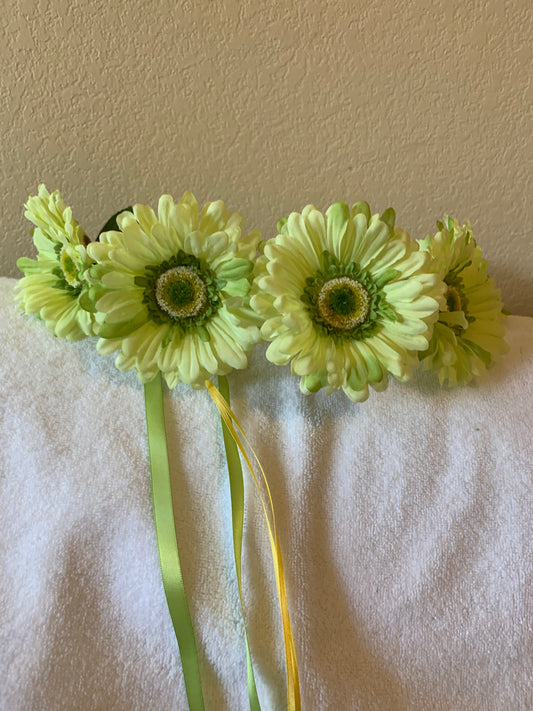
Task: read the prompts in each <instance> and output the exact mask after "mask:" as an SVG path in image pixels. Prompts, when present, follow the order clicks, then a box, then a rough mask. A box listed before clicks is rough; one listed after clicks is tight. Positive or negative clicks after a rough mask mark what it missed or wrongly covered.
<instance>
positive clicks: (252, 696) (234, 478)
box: [218, 375, 261, 711]
mask: <svg viewBox="0 0 533 711" xmlns="http://www.w3.org/2000/svg"><path fill="white" fill-rule="evenodd" d="M218 388H219V392H220V394H221V395H222V397H223V398H224V399H225V401H226V403H227V405H228V407H229V405H230V396H229V385H228V380H227V378H226V377H225V376H223V375H219V376H218ZM220 419H221V421H222V433H223V436H224V448H225V450H226V461H227V464H228V475H229V486H230V494H231V519H232V527H233V553H234V557H235V570H236V572H237V583H238V586H239V598H240V602H241V611H242V619H243V624H244V642H245V645H246V672H247V677H248V701H249V704H250V711H261V706H260V704H259V697H258V696H257V689H256V686H255V678H254V670H253V666H252V657H251V654H250V647H249V645H248V635H247V633H246V622H245V614H244V600H243V595H242V534H243V523H244V481H243V476H242V466H241V460H240V457H239V451H238V449H237V445H236V442H235V439H234V438H233V436H232V434H231V432H230V431H229V429H228V427H227V426H226V423H225V422H224V418H223V417H221V418H220Z"/></svg>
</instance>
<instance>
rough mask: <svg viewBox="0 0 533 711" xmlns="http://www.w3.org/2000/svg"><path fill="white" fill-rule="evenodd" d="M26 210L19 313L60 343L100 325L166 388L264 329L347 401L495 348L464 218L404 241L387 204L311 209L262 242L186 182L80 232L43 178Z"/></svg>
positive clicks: (451, 373)
mask: <svg viewBox="0 0 533 711" xmlns="http://www.w3.org/2000/svg"><path fill="white" fill-rule="evenodd" d="M26 217H27V218H28V219H29V220H30V221H31V222H33V224H34V225H35V230H34V231H33V240H34V243H35V246H36V248H37V252H38V254H37V260H33V259H28V258H21V259H19V260H18V262H17V265H18V267H19V268H20V269H21V270H22V271H23V272H24V274H25V276H24V278H22V279H21V280H20V281H19V283H18V285H17V288H18V299H19V300H20V303H21V306H22V308H23V309H24V310H25V312H26V313H27V314H38V316H39V317H40V318H41V319H42V320H44V322H45V324H46V327H47V328H49V329H50V330H52V331H53V333H54V334H55V335H56V336H58V337H60V338H66V339H68V340H70V341H76V340H79V339H81V338H85V337H87V336H98V337H99V341H98V345H97V350H98V352H99V353H101V354H110V353H115V352H118V355H117V357H116V360H115V363H116V366H117V368H119V369H120V370H132V369H135V370H136V371H137V375H138V376H139V379H140V380H141V382H143V383H145V382H148V381H150V380H152V379H153V378H154V377H155V376H156V374H157V373H158V372H161V373H162V375H163V377H164V379H165V380H166V382H167V384H168V386H169V387H170V388H174V387H175V386H176V385H177V383H178V382H180V381H182V382H184V383H188V384H190V385H192V386H193V387H202V386H203V384H204V381H205V380H206V379H208V378H211V377H212V376H214V375H225V374H227V373H229V372H230V371H232V370H234V369H237V370H238V369H242V368H245V367H246V366H247V356H248V354H249V353H250V351H251V349H252V347H253V345H254V344H255V343H257V342H258V341H259V340H260V339H263V340H265V341H270V345H269V347H268V349H267V351H266V357H267V358H268V359H269V360H270V361H271V362H272V363H275V364H277V365H286V364H288V363H290V364H291V371H292V373H293V374H295V375H298V376H300V388H301V390H302V392H303V393H311V392H316V391H317V390H319V389H321V388H325V390H326V392H327V393H331V392H334V391H336V390H338V389H340V388H342V389H343V390H344V392H345V393H346V395H348V397H349V398H350V399H352V400H354V401H356V402H360V401H363V400H365V399H366V398H367V397H368V388H369V386H371V387H372V388H373V389H374V390H377V391H380V390H384V389H385V388H386V387H387V383H388V377H389V374H390V375H392V376H393V377H395V378H397V379H399V380H401V381H402V382H406V381H408V380H410V379H411V377H412V373H413V369H414V368H415V367H416V366H417V365H418V364H419V363H421V365H422V367H423V368H424V369H428V370H432V371H434V372H435V373H436V374H437V375H438V377H439V380H440V382H441V384H442V383H444V382H447V383H448V384H449V385H451V386H454V385H457V384H458V383H466V382H468V381H469V380H471V379H472V378H473V377H475V376H479V375H482V374H483V373H484V371H485V369H486V368H487V367H488V366H490V365H491V364H492V363H493V362H494V361H495V360H496V359H497V358H498V357H499V356H500V355H501V354H502V353H504V352H505V351H506V350H507V346H506V343H505V341H504V339H503V335H504V326H503V321H504V313H503V304H502V301H501V297H500V292H499V291H498V290H497V289H496V288H495V286H494V282H493V281H492V279H490V278H489V277H488V275H487V263H486V261H485V260H484V259H483V258H482V256H481V250H480V248H479V247H478V246H477V245H476V242H475V240H474V237H473V233H472V228H471V226H470V224H469V223H467V224H466V225H463V226H461V225H460V224H459V223H458V222H457V220H454V219H452V218H450V217H445V219H444V222H438V223H437V225H438V228H439V231H438V232H437V233H436V235H435V236H434V237H430V236H429V235H428V236H427V237H426V238H425V239H423V240H419V241H415V240H412V239H411V238H410V237H409V235H408V234H407V233H406V232H405V231H404V230H402V229H400V228H399V227H396V226H395V224H394V222H395V213H394V211H393V210H392V209H391V208H389V209H388V210H385V212H384V213H383V214H381V215H378V214H374V215H372V214H371V211H370V208H369V206H368V204H367V203H366V202H358V203H356V204H355V205H353V206H352V207H351V208H350V207H349V206H348V205H347V204H345V203H342V202H337V203H335V204H334V205H331V207H330V208H329V209H328V210H327V211H326V213H325V214H323V213H322V212H320V210H318V209H317V208H316V207H313V206H312V205H308V206H307V207H305V208H304V209H303V211H302V212H301V213H296V212H293V213H291V215H289V217H288V218H284V219H282V220H280V221H279V222H278V234H277V236H275V237H273V238H271V239H269V240H266V241H263V242H260V234H259V231H258V230H254V231H252V232H250V233H249V234H247V235H243V234H242V226H243V218H242V216H241V215H240V214H239V213H237V212H232V213H228V212H227V210H226V207H225V205H224V203H223V202H222V201H215V202H209V203H207V204H206V205H204V207H203V208H201V209H200V206H199V204H198V202H197V201H196V199H195V198H194V196H193V195H192V194H191V193H190V192H186V193H184V195H183V196H182V197H181V199H180V200H179V202H178V203H175V202H174V201H173V200H172V198H171V197H170V196H168V195H163V196H162V197H161V198H160V200H159V205H158V210H157V214H156V212H155V211H154V210H153V209H151V208H150V207H146V206H144V205H135V206H134V207H133V208H129V209H128V210H125V211H123V212H121V213H120V214H118V215H117V216H116V217H115V218H112V220H110V221H109V223H108V224H107V225H106V229H105V231H103V232H102V233H101V234H100V235H99V237H98V240H97V241H96V242H90V241H89V240H88V239H87V237H86V235H85V232H84V231H83V230H82V228H81V227H80V225H79V224H78V223H77V222H76V220H74V218H73V217H72V210H71V209H70V208H69V207H66V206H65V204H64V203H63V201H62V199H61V197H60V195H59V192H58V191H55V192H53V193H52V194H49V193H48V192H47V190H46V188H45V187H44V185H40V186H39V193H38V195H37V196H35V197H30V198H29V199H28V202H27V204H26ZM258 250H259V252H261V253H260V254H258Z"/></svg>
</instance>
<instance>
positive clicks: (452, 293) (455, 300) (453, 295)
mask: <svg viewBox="0 0 533 711" xmlns="http://www.w3.org/2000/svg"><path fill="white" fill-rule="evenodd" d="M446 304H447V305H448V310H449V311H462V308H463V307H462V305H461V296H460V294H459V292H458V291H457V289H456V288H455V287H454V286H450V285H448V288H447V290H446Z"/></svg>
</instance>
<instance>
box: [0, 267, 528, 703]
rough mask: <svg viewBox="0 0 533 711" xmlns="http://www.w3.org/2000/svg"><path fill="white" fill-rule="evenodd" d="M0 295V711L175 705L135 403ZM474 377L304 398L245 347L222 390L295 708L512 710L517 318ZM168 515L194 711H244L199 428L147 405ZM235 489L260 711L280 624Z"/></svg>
mask: <svg viewBox="0 0 533 711" xmlns="http://www.w3.org/2000/svg"><path fill="white" fill-rule="evenodd" d="M14 284H15V281H14V280H12V279H2V280H0V343H1V344H2V346H1V348H2V355H1V358H0V382H1V386H2V398H1V402H0V413H1V429H0V507H1V509H0V510H1V515H0V555H1V558H0V566H1V567H0V611H1V615H0V709H2V710H3V711H60V710H65V711H108V710H109V711H111V710H112V711H147V710H148V709H150V710H151V711H152V710H153V711H182V710H183V709H186V700H185V694H184V686H183V678H182V675H181V668H180V662H179V656H178V649H177V643H176V640H175V637H174V633H173V629H172V624H171V621H170V616H169V614H168V608H167V606H166V600H165V596H164V591H163V587H162V583H161V575H160V570H159V561H158V555H157V545H156V539H155V532H154V526H153V518H152V508H151V498H150V482H149V468H148V454H147V442H146V425H145V419H144V401H143V389H142V386H141V385H140V384H139V383H138V382H137V379H136V376H135V374H133V373H120V372H119V371H117V370H116V369H115V368H114V365H113V358H112V357H108V358H103V357H100V356H98V355H97V354H96V351H95V339H87V340H85V341H82V342H79V343H76V344H70V343H67V342H64V341H61V340H58V339H56V338H54V337H53V336H52V334H51V333H50V332H49V331H47V330H46V328H45V327H44V325H43V324H42V323H41V322H38V321H36V320H35V319H30V318H28V317H26V316H24V315H23V314H21V313H20V312H18V311H17V310H16V308H15V305H14V302H13V286H14ZM507 340H508V341H509V343H510V345H511V352H510V353H509V354H508V355H506V356H505V357H504V358H503V359H502V360H501V361H500V362H499V363H498V364H497V365H496V366H495V367H494V368H493V369H491V371H490V372H489V376H488V378H487V379H486V380H485V381H484V382H482V383H480V384H478V385H475V386H468V387H462V388H458V389H455V390H447V389H441V388H440V387H439V386H438V384H435V382H434V381H433V379H432V376H431V375H430V374H418V375H417V376H416V378H415V381H414V382H413V383H411V384H409V385H402V384H399V383H396V382H395V381H392V382H391V383H390V386H389V388H388V390H387V391H385V392H384V393H373V394H372V395H371V397H370V399H369V400H368V401H367V402H366V403H362V404H358V405H356V404H353V403H351V402H350V401H349V400H348V399H347V398H346V397H345V396H344V395H343V394H342V393H341V392H339V393H336V394H333V395H331V396H330V397H327V396H325V395H324V394H323V393H319V394H317V395H314V396H309V397H304V396H303V395H301V394H300V392H299V388H298V381H297V379H296V378H294V377H292V376H291V375H290V372H289V369H288V368H279V367H276V366H274V365H271V364H270V363H268V362H267V361H266V359H265V358H264V351H265V347H264V346H258V347H257V348H256V350H255V352H254V354H253V356H252V358H251V365H250V368H249V369H248V370H246V371H244V372H236V373H233V374H232V375H231V376H229V382H230V388H231V393H232V405H233V407H234V410H235V412H236V414H237V415H238V417H239V418H240V420H241V422H242V423H243V424H244V426H245V429H246V432H247V434H248V436H249V438H250V440H251V442H252V444H253V446H254V448H255V450H256V452H257V454H258V455H259V458H260V460H261V462H262V463H263V465H264V467H265V470H266V472H267V475H268V477H269V481H270V484H271V488H272V493H273V498H274V501H275V506H276V514H277V517H278V526H279V533H280V539H281V544H282V548H283V555H284V562H285V566H286V572H287V587H288V595H289V604H290V610H291V616H292V623H293V629H294V634H295V643H296V651H297V655H298V662H299V668H300V677H301V687H302V707H303V709H304V711H352V710H354V711H355V710H361V711H407V710H409V711H531V709H533V683H532V669H533V593H532V590H533V585H532V582H533V581H532V577H533V543H532V541H533V494H532V470H533V465H532V462H533V446H532V439H533V437H532V431H533V417H532V409H531V398H532V395H533V319H530V318H525V317H511V318H509V320H508V336H507ZM165 402H166V417H167V430H168V438H169V450H170V461H171V471H172V483H173V487H174V491H175V494H176V501H175V517H176V525H177V530H178V540H179V547H180V554H181V559H182V566H183V574H184V579H185V585H186V589H187V593H188V596H189V601H190V606H191V612H192V616H193V621H194V626H195V630H196V637H197V643H198V648H199V655H200V666H201V675H202V680H203V684H204V692H205V702H206V711H211V710H214V711H225V710H227V711H240V710H241V709H242V710H243V711H245V709H246V708H247V694H246V663H245V651H244V642H243V637H242V622H241V614H240V607H239V602H238V593H237V585H236V578H235V571H234V563H233V552H232V539H231V515H230V498H229V488H228V481H227V471H226V466H225V459H224V452H223V444H222V436H221V429H220V422H219V417H218V414H217V412H216V410H215V407H214V405H213V403H212V401H211V399H210V397H209V395H208V393H207V392H206V391H205V390H203V391H194V390H192V389H191V388H189V387H186V386H178V388H176V390H175V391H173V392H168V391H167V392H166V395H165ZM245 476H246V484H247V491H246V500H247V503H246V505H247V513H246V521H245V545H244V595H245V605H246V616H247V626H248V630H249V638H250V646H251V652H252V656H253V659H254V666H255V671H256V678H257V683H258V691H259V695H260V699H261V702H262V708H263V711H278V710H282V709H283V708H284V704H285V678H284V659H283V645H282V637H281V623H280V615H279V610H278V608H277V597H276V594H275V584H274V577H273V572H272V564H271V559H270V551H269V544H268V536H267V532H266V529H265V525H264V521H263V519H262V513H261V507H260V504H259V501H258V498H257V494H256V492H255V490H254V487H253V485H252V484H251V483H250V478H249V477H248V475H247V473H246V472H245Z"/></svg>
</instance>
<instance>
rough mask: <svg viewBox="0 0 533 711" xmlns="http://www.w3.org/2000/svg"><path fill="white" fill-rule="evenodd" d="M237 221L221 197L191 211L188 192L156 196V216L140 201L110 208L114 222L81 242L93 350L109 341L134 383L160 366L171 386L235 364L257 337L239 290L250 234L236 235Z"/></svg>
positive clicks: (197, 381) (249, 255)
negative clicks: (94, 329)
mask: <svg viewBox="0 0 533 711" xmlns="http://www.w3.org/2000/svg"><path fill="white" fill-rule="evenodd" d="M242 223H243V218H242V216H241V215H240V214H239V213H237V212H233V213H228V212H227V211H226V208H225V206H224V203H223V202H222V201H216V202H210V203H207V204H206V205H205V206H204V207H203V209H202V210H201V211H200V208H199V205H198V202H197V201H196V199H195V197H194V196H193V195H192V194H191V193H190V192H186V193H184V195H183V196H182V198H181V199H180V201H179V202H178V203H177V204H175V203H174V201H173V200H172V198H171V197H170V196H169V195H163V196H162V197H161V198H160V200H159V206H158V213H157V215H156V213H155V212H154V210H152V209H151V208H150V207H146V206H145V205H134V206H133V208H132V212H129V211H126V212H123V213H121V214H120V215H118V217H117V225H118V228H119V229H118V230H111V231H108V232H104V233H102V234H101V235H100V241H99V242H98V243H96V242H95V243H92V244H91V245H90V246H89V248H88V250H89V254H90V255H91V257H92V258H93V259H94V260H95V261H96V262H97V265H96V266H95V267H94V268H93V269H92V270H91V276H92V277H93V279H94V280H95V282H97V283H96V284H95V285H94V286H93V288H92V290H91V296H92V298H93V299H94V301H95V303H96V308H97V311H98V312H100V313H101V314H102V316H103V323H102V324H101V325H100V326H99V329H98V335H99V336H100V340H99V342H98V346H97V348H98V352H99V353H101V354H109V353H114V352H115V351H117V350H118V351H119V353H118V355H117V357H116V361H115V364H116V366H117V368H119V369H120V370H131V369H133V368H135V369H136V370H137V374H138V376H139V379H140V380H141V381H142V382H148V381H150V380H152V379H153V378H154V377H155V375H156V374H157V372H159V371H161V373H162V374H163V376H164V378H165V380H166V382H167V384H168V385H169V387H171V388H173V387H175V386H176V385H177V383H178V382H180V381H182V382H185V383H189V384H191V385H193V386H195V387H200V386H201V385H202V384H203V383H204V381H205V380H206V379H207V378H209V377H211V376H212V375H214V374H218V375H225V374H227V373H228V372H230V371H231V370H233V369H239V368H245V367H246V365H247V354H248V353H249V351H250V349H251V348H252V346H253V344H254V343H255V342H256V341H257V340H258V338H259V329H258V326H257V317H256V316H255V314H254V313H253V312H252V310H251V309H250V307H249V297H248V292H249V290H250V280H249V276H250V274H251V272H252V269H253V259H254V257H255V254H256V247H257V243H258V241H259V236H260V235H259V232H258V231H257V230H256V231H254V232H251V233H250V234H249V235H247V236H246V237H243V236H241V228H242Z"/></svg>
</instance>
